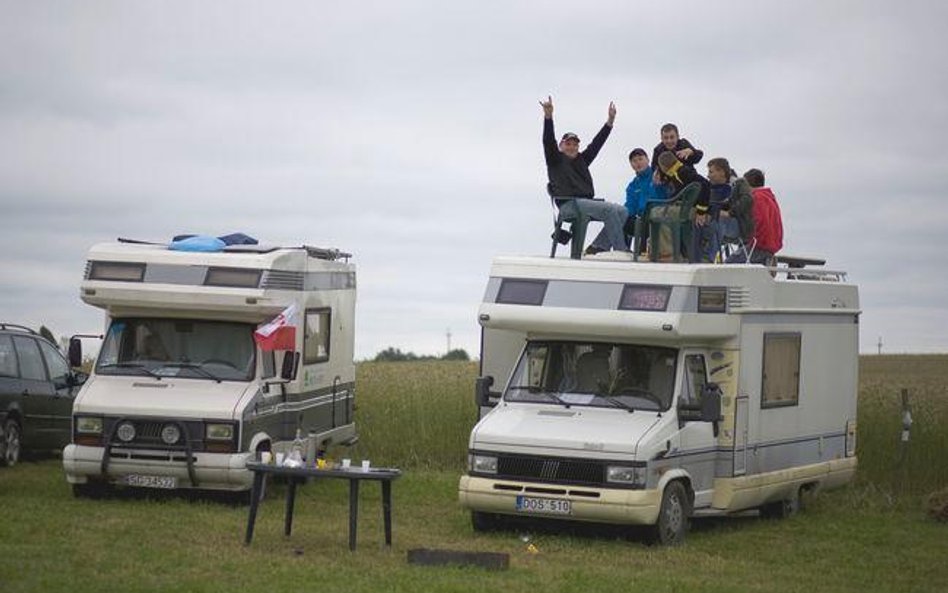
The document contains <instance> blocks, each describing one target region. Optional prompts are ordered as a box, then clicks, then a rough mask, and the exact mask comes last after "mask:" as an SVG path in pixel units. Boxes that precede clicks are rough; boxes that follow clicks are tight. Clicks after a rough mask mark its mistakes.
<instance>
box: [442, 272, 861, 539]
mask: <svg viewBox="0 0 948 593" xmlns="http://www.w3.org/2000/svg"><path fill="white" fill-rule="evenodd" d="M621 258H622V256H619V255H617V256H608V257H607V256H598V257H594V258H587V259H584V260H572V259H547V258H535V257H501V258H497V259H496V260H495V261H494V263H493V267H492V270H491V277H490V280H489V282H488V285H487V290H486V294H485V296H484V302H483V304H482V305H481V307H480V311H479V321H480V324H481V326H482V350H481V375H482V376H481V378H480V379H479V380H478V401H479V404H480V405H481V411H482V415H483V417H482V419H481V420H480V422H478V424H477V425H476V426H475V427H474V429H473V430H472V432H471V437H470V446H469V468H468V469H469V471H468V473H467V475H465V476H463V477H462V478H461V480H460V484H459V496H460V501H461V503H462V505H463V506H464V507H466V508H468V509H470V510H471V512H472V519H473V522H474V526H475V528H476V529H484V528H488V527H491V526H493V525H495V524H496V523H497V522H498V520H499V519H501V518H502V517H503V516H511V515H513V516H521V517H547V518H560V519H567V520H576V521H590V522H605V523H619V524H641V525H651V526H653V532H654V536H655V537H656V539H657V540H658V541H660V542H662V543H666V544H674V543H677V542H680V541H681V540H682V538H683V537H684V534H685V532H686V529H687V525H688V518H689V517H691V516H702V515H720V514H727V513H733V512H736V511H741V510H745V509H752V508H760V509H762V511H763V512H765V513H771V514H777V515H780V514H785V513H788V512H791V511H792V510H793V509H794V508H795V506H796V505H797V503H798V501H799V497H800V494H801V492H803V491H806V490H808V489H811V488H817V487H832V486H837V485H840V484H843V483H846V482H847V481H849V480H850V479H851V478H852V476H853V474H854V471H855V468H856V457H855V437H856V391H857V360H858V358H857V357H858V329H859V325H858V322H859V299H858V292H857V289H856V287H855V286H854V285H852V284H849V283H847V282H846V281H845V274H843V273H840V272H834V271H829V270H825V269H822V268H812V267H806V268H804V269H800V268H788V267H782V266H781V267H779V268H775V269H767V268H764V267H762V266H753V265H692V264H655V263H637V262H631V261H625V260H622V259H621ZM492 386H495V387H497V388H499V389H498V390H496V391H495V390H494V389H492V388H491V387H492Z"/></svg>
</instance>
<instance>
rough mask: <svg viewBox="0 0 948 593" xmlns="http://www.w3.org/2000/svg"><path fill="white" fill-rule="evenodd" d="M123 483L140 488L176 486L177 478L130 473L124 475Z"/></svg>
mask: <svg viewBox="0 0 948 593" xmlns="http://www.w3.org/2000/svg"><path fill="white" fill-rule="evenodd" d="M125 483H126V484H128V485H129V486H138V487H140V488H166V489H170V488H177V487H178V479H177V478H175V477H174V476H142V475H139V474H131V475H128V476H125Z"/></svg>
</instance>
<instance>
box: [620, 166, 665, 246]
mask: <svg viewBox="0 0 948 593" xmlns="http://www.w3.org/2000/svg"><path fill="white" fill-rule="evenodd" d="M629 164H630V165H631V166H632V170H633V171H635V177H633V178H632V181H630V182H629V185H628V186H627V187H626V188H625V209H626V210H628V211H629V219H628V221H627V222H626V224H625V231H626V233H625V234H626V237H628V238H629V239H631V238H632V237H633V235H634V234H635V221H636V220H637V219H638V218H640V217H642V216H644V215H645V208H646V206H647V205H648V203H649V202H654V201H659V200H664V199H665V188H664V187H662V186H660V185H655V184H654V182H653V179H652V167H651V166H650V165H649V162H648V153H646V152H645V149H644V148H635V149H633V150H632V152H630V153H629ZM647 238H648V225H647V224H644V225H642V236H641V237H639V245H641V247H642V248H643V249H644V248H645V240H646V239H647Z"/></svg>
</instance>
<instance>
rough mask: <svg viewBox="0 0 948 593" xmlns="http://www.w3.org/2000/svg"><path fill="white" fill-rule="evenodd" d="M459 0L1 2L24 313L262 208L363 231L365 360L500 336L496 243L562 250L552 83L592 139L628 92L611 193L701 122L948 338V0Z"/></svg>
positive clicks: (337, 236)
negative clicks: (547, 107) (493, 295)
mask: <svg viewBox="0 0 948 593" xmlns="http://www.w3.org/2000/svg"><path fill="white" fill-rule="evenodd" d="M457 4H460V3H448V2H435V1H432V2H406V1H398V2H366V1H360V2H317V1H315V0H314V1H309V2H233V1H226V2H209V1H202V2H167V1H165V2H92V1H83V2H40V1H30V2H13V1H7V0H0V320H3V321H13V322H22V323H26V324H30V325H34V326H37V325H39V324H40V323H45V324H46V325H48V326H49V327H50V328H51V329H52V330H53V331H54V332H56V333H57V334H69V333H73V332H80V331H96V330H100V329H101V312H100V311H99V310H97V309H94V308H92V307H90V306H87V305H85V304H83V303H82V302H81V301H80V300H79V290H78V285H79V282H80V280H81V276H82V271H83V265H84V261H85V255H86V250H87V249H88V247H89V246H90V245H92V244H94V243H98V242H102V241H110V240H114V239H115V238H116V237H119V236H123V237H135V238H140V239H148V240H167V239H168V238H170V237H171V236H173V235H175V234H179V233H184V232H192V233H206V234H215V235H216V234H224V233H229V232H235V231H241V232H245V233H247V234H250V235H252V236H255V237H257V238H258V239H260V240H261V241H262V242H266V243H277V244H293V245H297V244H301V243H306V244H312V245H319V246H327V247H338V248H340V249H343V250H346V251H350V252H352V253H353V254H354V255H355V259H354V261H355V262H356V263H357V265H358V278H359V280H358V281H359V294H358V318H357V330H356V353H357V356H358V357H359V358H364V357H370V356H372V355H374V354H375V353H376V352H377V351H379V350H381V349H383V348H385V347H387V346H390V345H391V346H398V347H401V348H402V349H407V350H413V351H415V352H418V353H441V352H443V351H444V350H445V347H446V336H445V333H446V331H447V330H448V329H449V328H450V330H451V332H452V334H453V338H452V346H454V347H463V348H466V349H467V350H468V351H469V352H471V353H472V354H476V353H477V350H478V326H477V322H476V317H477V314H476V313H477V306H478V303H479V301H480V299H481V297H482V295H483V290H484V285H485V283H486V281H487V275H488V271H489V268H490V261H491V258H493V257H494V256H496V255H502V254H544V253H548V249H549V240H548V237H549V233H550V230H551V219H552V212H551V209H550V205H549V201H548V199H547V198H546V195H545V191H544V184H545V181H546V179H545V171H544V167H543V158H542V153H541V147H540V130H541V123H542V122H541V119H542V112H541V109H540V107H539V105H538V104H537V101H538V100H539V99H540V98H544V97H546V95H547V94H552V95H553V98H554V102H555V106H556V112H555V121H556V125H557V130H558V131H559V132H560V133H562V132H565V131H568V130H569V131H575V132H576V133H578V134H579V135H580V137H581V138H582V139H583V140H589V139H591V138H592V136H593V135H594V134H595V132H596V131H597V130H598V128H599V127H600V126H601V125H602V123H603V122H604V121H605V118H606V108H607V106H608V103H609V101H610V100H613V101H615V103H616V106H617V108H618V117H617V118H616V125H615V129H614V131H613V133H612V136H611V137H610V138H609V140H608V142H607V143H606V145H605V147H604V149H603V151H602V152H601V153H600V156H599V158H598V159H597V161H596V162H595V163H594V165H593V167H592V171H593V176H594V179H595V183H596V189H597V193H598V195H599V196H600V197H604V198H607V199H610V200H613V201H622V200H623V199H624V188H625V185H626V184H627V183H628V181H629V177H630V175H631V170H630V169H629V165H628V160H627V154H628V152H629V150H631V149H632V148H633V147H636V146H645V147H646V148H648V149H649V150H650V149H651V147H652V146H654V145H655V144H656V143H657V141H658V137H659V127H660V126H661V124H662V123H664V122H666V121H673V122H676V123H677V124H678V125H679V127H680V128H681V131H682V135H683V136H684V137H686V138H688V139H689V140H691V141H692V143H693V144H695V145H696V146H698V147H699V148H702V149H704V151H705V154H706V156H705V159H706V160H707V159H709V158H711V157H715V156H725V157H727V158H729V159H730V161H731V163H732V165H733V166H734V167H735V168H736V169H737V170H738V171H744V170H746V169H748V168H750V167H759V168H761V169H763V170H764V171H765V172H766V174H767V181H768V185H770V186H771V187H772V188H773V189H774V191H775V193H776V195H777V197H778V200H779V201H780V204H781V208H782V210H783V218H784V229H785V248H784V252H785V253H789V254H801V255H820V256H824V257H825V258H826V259H827V261H828V266H829V267H831V268H833V269H844V270H847V271H848V272H849V274H850V276H849V278H850V279H851V280H852V281H854V282H856V283H857V284H858V285H859V287H860V298H861V301H862V308H863V311H864V313H863V316H862V320H861V342H862V344H861V347H862V350H863V351H866V352H874V351H875V349H876V346H875V345H876V341H877V340H878V339H879V337H880V336H881V337H882V340H883V343H884V346H883V350H884V351H888V352H923V351H942V352H944V351H948V333H946V328H948V305H946V297H948V275H946V263H945V262H946V259H948V206H946V200H948V195H946V193H948V167H946V163H948V160H946V157H945V154H946V148H945V146H944V142H945V140H946V138H948V100H946V91H948V68H946V67H945V65H944V60H945V57H946V56H948V41H945V39H946V38H948V36H946V34H945V25H948V18H946V17H948V8H946V6H948V5H945V4H944V3H943V2H936V1H930V2H904V1H900V2H891V1H887V2H866V1H858V2H856V1H853V2H826V1H825V0H824V1H796V2H792V3H791V2H781V3H779V4H778V3H768V2H759V1H747V2H736V1H735V2H714V3H711V2H689V1H684V2H682V1H678V2H673V3H668V2H648V3H644V2H642V3H639V2H630V1H628V0H623V1H617V2H595V1H587V2H581V3H577V2H575V1H572V2H558V1H547V2H510V1H506V2H488V1H483V0H482V1H479V2H468V3H464V4H463V5H459V6H456V5H457ZM699 171H700V172H702V173H704V172H706V169H705V167H704V163H702V164H701V165H700V166H699Z"/></svg>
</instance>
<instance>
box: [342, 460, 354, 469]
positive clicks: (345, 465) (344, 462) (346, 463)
mask: <svg viewBox="0 0 948 593" xmlns="http://www.w3.org/2000/svg"><path fill="white" fill-rule="evenodd" d="M350 465H352V460H351V459H343V460H342V469H349V466H350Z"/></svg>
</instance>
